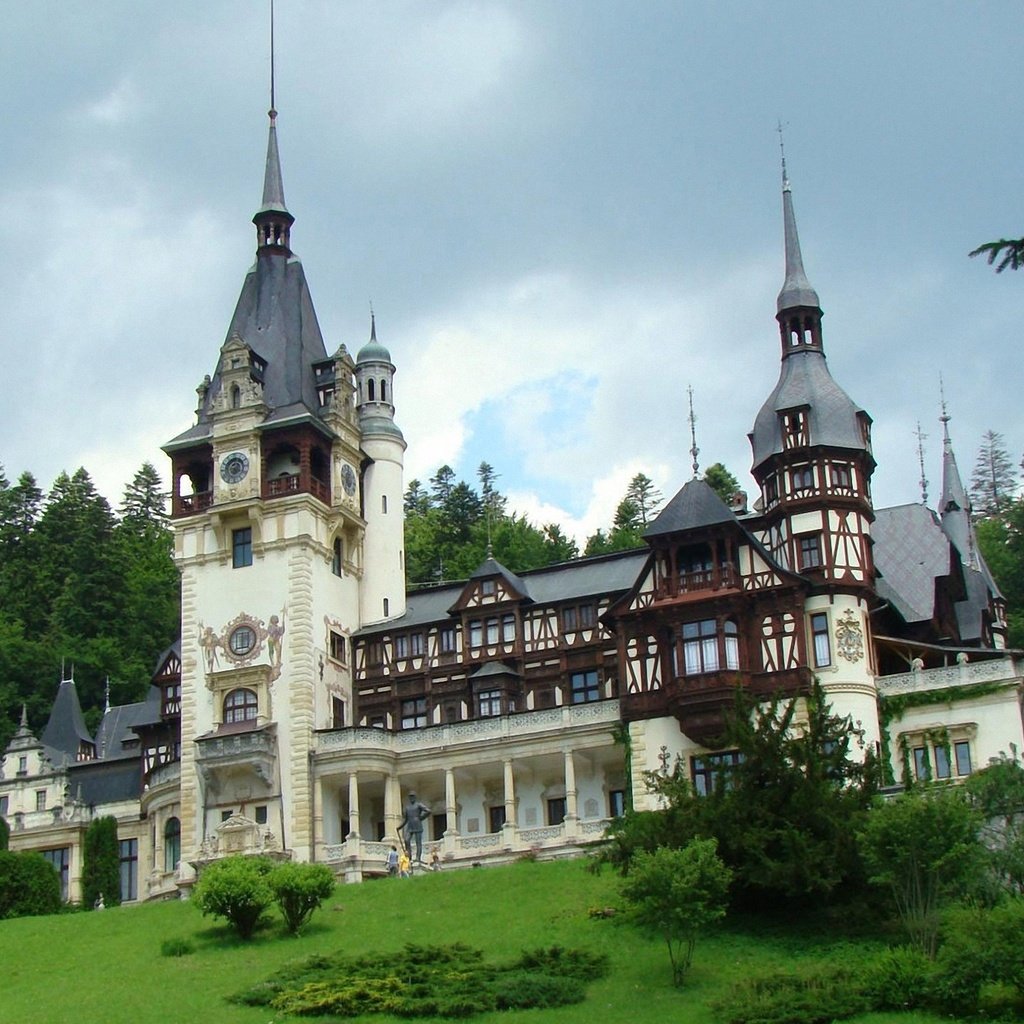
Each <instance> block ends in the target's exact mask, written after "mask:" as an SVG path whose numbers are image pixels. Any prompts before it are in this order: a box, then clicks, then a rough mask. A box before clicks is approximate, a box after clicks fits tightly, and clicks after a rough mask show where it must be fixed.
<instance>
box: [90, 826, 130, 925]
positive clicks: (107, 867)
mask: <svg viewBox="0 0 1024 1024" xmlns="http://www.w3.org/2000/svg"><path fill="white" fill-rule="evenodd" d="M101 895H102V896H103V904H104V906H107V907H115V906H117V905H118V904H119V903H120V902H121V855H120V851H119V850H118V846H117V818H111V817H106V818H97V819H96V820H95V821H93V822H92V823H90V825H89V827H88V828H87V829H86V830H85V848H84V852H83V858H82V905H83V906H84V907H85V908H86V910H89V909H91V908H92V907H94V906H95V905H96V902H97V900H99V898H100V896H101Z"/></svg>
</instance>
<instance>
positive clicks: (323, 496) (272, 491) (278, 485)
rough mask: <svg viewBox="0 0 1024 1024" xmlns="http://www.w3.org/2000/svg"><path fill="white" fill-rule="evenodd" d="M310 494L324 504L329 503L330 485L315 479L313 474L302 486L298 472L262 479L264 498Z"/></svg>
mask: <svg viewBox="0 0 1024 1024" xmlns="http://www.w3.org/2000/svg"><path fill="white" fill-rule="evenodd" d="M303 493H306V494H312V495H313V497H314V498H317V499H319V500H320V501H322V502H323V503H324V504H325V505H329V504H330V503H331V489H330V487H329V486H328V485H327V484H325V483H323V482H322V481H320V480H317V478H316V477H315V476H310V477H309V478H308V480H307V485H306V486H305V487H303V484H302V475H301V474H299V473H293V474H291V475H289V476H278V477H274V479H273V480H264V481H263V497H264V498H281V497H284V496H285V495H288V494H303Z"/></svg>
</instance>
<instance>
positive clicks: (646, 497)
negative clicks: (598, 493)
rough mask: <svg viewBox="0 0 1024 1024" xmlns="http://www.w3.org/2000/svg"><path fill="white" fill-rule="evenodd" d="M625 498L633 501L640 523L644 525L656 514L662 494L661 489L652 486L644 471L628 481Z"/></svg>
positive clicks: (651, 481)
mask: <svg viewBox="0 0 1024 1024" xmlns="http://www.w3.org/2000/svg"><path fill="white" fill-rule="evenodd" d="M626 500H628V501H631V502H632V503H633V505H634V506H635V508H636V511H637V515H638V516H639V520H640V523H641V524H642V525H643V526H646V525H647V524H648V523H649V522H650V521H651V520H652V519H653V518H654V517H655V516H656V515H657V514H658V509H659V507H660V506H661V501H662V496H661V491H659V490H658V488H657V487H655V486H654V481H653V480H652V479H651V478H650V477H649V476H647V475H646V474H645V473H637V475H636V476H635V477H633V479H632V480H630V481H629V487H627V488H626ZM620 508H621V506H620Z"/></svg>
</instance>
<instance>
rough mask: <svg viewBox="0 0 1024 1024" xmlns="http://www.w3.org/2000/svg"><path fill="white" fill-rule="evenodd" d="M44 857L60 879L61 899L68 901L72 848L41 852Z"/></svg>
mask: <svg viewBox="0 0 1024 1024" xmlns="http://www.w3.org/2000/svg"><path fill="white" fill-rule="evenodd" d="M40 852H41V853H42V855H43V857H44V858H45V859H46V860H48V861H49V862H50V863H51V864H52V865H53V870H54V871H56V872H57V874H58V876H59V877H60V898H61V899H62V900H64V901H67V898H68V875H69V873H70V868H71V847H69V846H61V847H59V848H58V849H56V850H41V851H40Z"/></svg>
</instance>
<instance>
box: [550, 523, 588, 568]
mask: <svg viewBox="0 0 1024 1024" xmlns="http://www.w3.org/2000/svg"><path fill="white" fill-rule="evenodd" d="M541 533H542V534H543V537H544V549H545V559H546V564H548V565H554V564H555V563H556V562H568V561H569V560H570V559H572V558H578V557H579V553H580V552H579V548H578V547H577V546H576V541H574V540H573V539H572V538H571V537H566V535H565V534H564V533H563V532H562V528H561V527H560V526H559V525H558V524H557V523H548V524H547V526H544V527H542V528H541Z"/></svg>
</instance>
